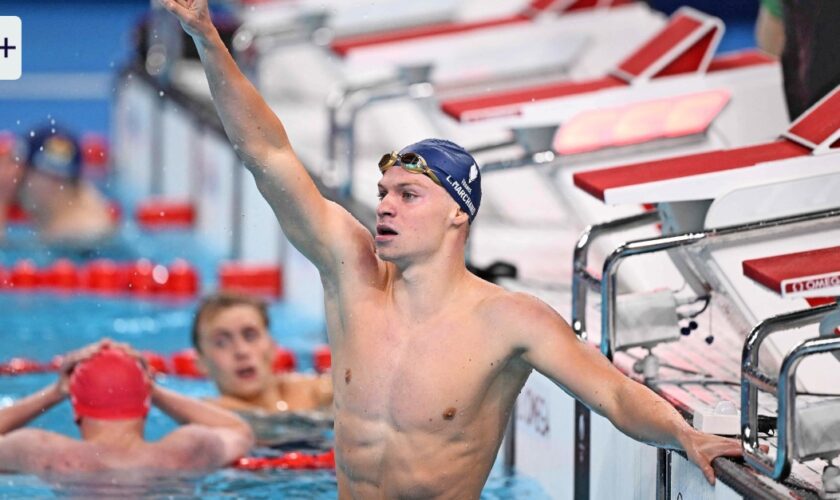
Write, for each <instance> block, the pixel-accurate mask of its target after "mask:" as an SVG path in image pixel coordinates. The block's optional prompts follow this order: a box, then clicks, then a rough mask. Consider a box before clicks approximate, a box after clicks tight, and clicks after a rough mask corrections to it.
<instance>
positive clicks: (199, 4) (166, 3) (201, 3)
mask: <svg viewBox="0 0 840 500" xmlns="http://www.w3.org/2000/svg"><path fill="white" fill-rule="evenodd" d="M158 1H159V2H160V4H161V5H162V6H163V8H165V9H166V10H168V11H169V12H171V13H172V14H174V15H175V17H177V18H178V20H179V21H181V27H182V28H184V31H186V32H187V34H188V35H190V36H191V37H193V39H200V38H204V37H206V36H207V35H208V34H209V33H211V32H212V30H213V29H214V28H213V22H212V21H211V20H210V10H209V9H208V8H207V0H158Z"/></svg>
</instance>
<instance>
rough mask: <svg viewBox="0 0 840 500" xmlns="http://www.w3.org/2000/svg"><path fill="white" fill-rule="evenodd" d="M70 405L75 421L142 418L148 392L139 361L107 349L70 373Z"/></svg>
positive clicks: (148, 403) (147, 404)
mask: <svg viewBox="0 0 840 500" xmlns="http://www.w3.org/2000/svg"><path fill="white" fill-rule="evenodd" d="M70 402H71V404H72V405H73V411H74V412H75V413H76V418H81V417H90V418H98V419H102V420H123V419H131V418H145V417H146V414H147V413H149V406H150V405H151V391H150V387H149V382H148V381H147V379H146V376H145V374H144V372H143V368H142V367H141V366H140V362H139V361H137V360H136V359H135V358H133V357H132V356H130V355H128V354H126V353H125V352H123V351H121V350H119V349H109V348H107V347H106V348H103V349H102V350H101V351H99V352H97V353H96V354H94V355H93V356H91V357H90V358H88V359H86V360H84V361H82V362H81V363H79V364H78V365H76V367H75V368H74V369H73V374H72V375H71V376H70Z"/></svg>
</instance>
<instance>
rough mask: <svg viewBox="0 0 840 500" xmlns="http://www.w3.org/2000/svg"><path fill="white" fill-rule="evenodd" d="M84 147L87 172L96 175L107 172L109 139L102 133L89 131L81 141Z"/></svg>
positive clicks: (83, 152)
mask: <svg viewBox="0 0 840 500" xmlns="http://www.w3.org/2000/svg"><path fill="white" fill-rule="evenodd" d="M79 142H80V144H81V148H82V164H84V166H85V173H94V174H96V175H100V174H104V173H107V170H108V168H107V167H108V160H109V155H108V139H107V138H106V137H105V136H104V135H102V134H96V133H92V132H87V133H85V134H83V135H82V138H81V140H80V141H79Z"/></svg>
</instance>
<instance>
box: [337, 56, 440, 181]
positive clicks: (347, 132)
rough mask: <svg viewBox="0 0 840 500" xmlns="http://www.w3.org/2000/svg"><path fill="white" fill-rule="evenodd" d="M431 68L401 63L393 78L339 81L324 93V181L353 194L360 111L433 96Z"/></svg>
mask: <svg viewBox="0 0 840 500" xmlns="http://www.w3.org/2000/svg"><path fill="white" fill-rule="evenodd" d="M431 69H432V67H431V66H430V65H421V66H412V67H401V68H399V71H398V73H397V75H396V76H395V77H393V78H383V79H378V80H375V81H372V82H367V83H364V84H361V85H352V84H342V85H340V86H338V87H336V88H335V89H334V90H333V91H332V92H331V93H330V95H329V96H328V97H327V112H328V114H329V133H328V135H327V168H328V171H327V172H326V174H327V179H326V183H327V184H330V185H332V186H333V187H335V188H337V190H338V192H339V193H341V194H342V195H343V196H348V197H349V196H352V193H353V176H354V169H353V167H354V158H355V154H356V118H357V117H358V115H359V112H361V111H362V109H364V108H366V107H367V106H369V105H371V104H373V103H375V102H382V101H389V100H394V99H401V98H406V97H408V98H411V99H415V100H416V99H425V98H429V97H432V96H433V95H434V87H433V86H432V84H431V83H430V82H429V76H430V74H431ZM383 153H387V151H385V152H383Z"/></svg>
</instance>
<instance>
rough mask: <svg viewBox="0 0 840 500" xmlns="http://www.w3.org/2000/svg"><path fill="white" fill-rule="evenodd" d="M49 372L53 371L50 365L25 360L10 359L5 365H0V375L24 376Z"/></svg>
mask: <svg viewBox="0 0 840 500" xmlns="http://www.w3.org/2000/svg"><path fill="white" fill-rule="evenodd" d="M51 371H55V368H53V367H52V365H51V364H45V363H40V362H38V361H34V360H32V359H26V358H12V359H10V360H9V361H7V362H6V363H0V375H26V374H29V373H45V372H51Z"/></svg>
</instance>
